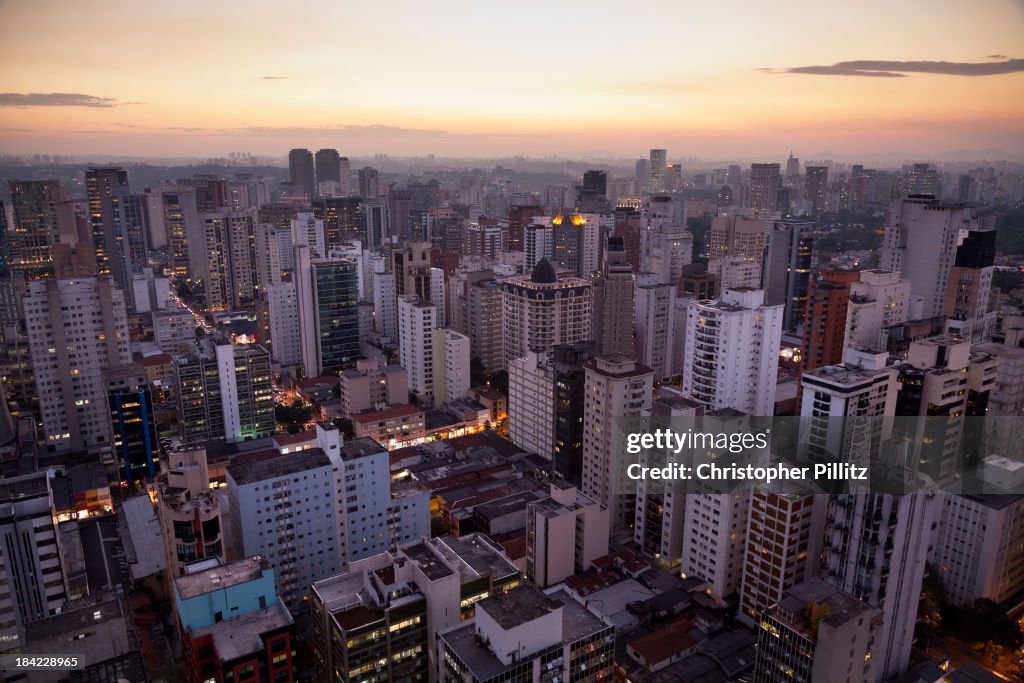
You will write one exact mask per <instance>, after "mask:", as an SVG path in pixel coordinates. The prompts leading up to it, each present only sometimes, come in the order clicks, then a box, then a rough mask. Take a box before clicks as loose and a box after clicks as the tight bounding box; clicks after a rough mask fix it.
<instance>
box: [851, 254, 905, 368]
mask: <svg viewBox="0 0 1024 683" xmlns="http://www.w3.org/2000/svg"><path fill="white" fill-rule="evenodd" d="M846 310H847V313H846V345H847V346H856V347H861V348H865V349H873V350H877V351H881V350H883V349H885V339H883V337H882V332H883V330H884V329H885V328H886V327H889V326H890V325H896V324H898V323H902V322H906V321H907V320H913V319H915V318H917V317H919V313H920V311H914V307H913V306H912V298H911V295H910V280H904V279H903V278H901V277H900V274H899V273H898V272H894V271H891V270H881V269H878V268H876V269H873V270H863V271H861V273H860V280H859V281H857V282H854V283H852V284H851V285H850V303H849V306H848V308H847V309H846Z"/></svg>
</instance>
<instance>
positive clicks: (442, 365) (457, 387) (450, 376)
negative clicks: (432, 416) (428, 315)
mask: <svg viewBox="0 0 1024 683" xmlns="http://www.w3.org/2000/svg"><path fill="white" fill-rule="evenodd" d="M403 338H404V337H403ZM431 353H432V358H431V361H432V362H433V365H434V406H435V407H437V408H440V407H441V406H443V405H444V404H445V403H448V402H449V401H454V400H457V399H460V398H463V397H464V396H465V395H466V390H467V389H469V361H470V355H469V337H467V336H466V335H464V334H459V333H458V332H456V331H454V330H449V329H447V328H440V327H439V328H436V329H434V331H433V337H432V349H431Z"/></svg>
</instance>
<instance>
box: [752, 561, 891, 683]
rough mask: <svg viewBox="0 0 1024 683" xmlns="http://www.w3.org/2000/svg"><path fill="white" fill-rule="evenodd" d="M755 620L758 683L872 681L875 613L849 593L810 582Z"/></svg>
mask: <svg viewBox="0 0 1024 683" xmlns="http://www.w3.org/2000/svg"><path fill="white" fill-rule="evenodd" d="M758 620H759V625H760V629H759V630H758V636H757V662H756V663H755V665H754V681H756V683H818V681H848V682H849V683H873V682H874V681H875V680H876V677H875V669H876V668H877V666H876V662H875V661H874V655H875V653H876V652H877V650H878V645H879V638H878V620H879V613H878V610H876V609H873V608H871V607H870V606H869V605H867V604H865V603H864V602H863V601H861V600H858V599H856V598H855V597H853V596H852V595H850V594H849V593H845V592H843V591H841V590H839V589H837V588H835V587H834V586H832V585H829V584H828V583H827V582H825V581H822V580H821V579H810V580H808V581H805V582H803V583H800V584H798V585H796V586H793V587H792V588H790V589H788V590H786V591H785V593H784V597H783V598H782V599H781V600H779V601H778V602H777V603H776V604H774V605H772V606H771V607H770V608H768V609H766V610H765V611H764V612H763V613H762V614H760V615H759V616H758Z"/></svg>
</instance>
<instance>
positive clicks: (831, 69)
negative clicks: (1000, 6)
mask: <svg viewBox="0 0 1024 683" xmlns="http://www.w3.org/2000/svg"><path fill="white" fill-rule="evenodd" d="M998 57H999V55H989V58H991V59H996V58H998ZM760 71H764V72H767V73H776V74H813V75H818V76H868V77H876V78H879V77H880V78H900V77H904V76H906V75H907V74H908V73H922V74H940V75H944V76H1000V75H1003V74H1011V73H1017V72H1021V71H1024V59H1005V58H1003V59H1002V61H997V62H920V61H919V62H901V61H893V60H876V59H859V60H853V61H849V62H837V63H835V64H832V65H831V66H796V67H791V68H787V69H760Z"/></svg>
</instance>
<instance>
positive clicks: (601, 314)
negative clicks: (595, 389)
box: [591, 237, 636, 356]
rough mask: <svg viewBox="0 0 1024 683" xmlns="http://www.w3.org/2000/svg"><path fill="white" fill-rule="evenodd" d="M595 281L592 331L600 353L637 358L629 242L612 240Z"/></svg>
mask: <svg viewBox="0 0 1024 683" xmlns="http://www.w3.org/2000/svg"><path fill="white" fill-rule="evenodd" d="M591 282H592V284H593V289H594V322H593V325H592V330H591V331H592V336H593V338H594V341H595V342H596V344H597V353H598V354H605V353H622V354H625V355H627V356H631V355H633V321H634V316H635V314H636V309H635V306H636V302H635V299H636V278H635V276H634V275H633V268H632V266H630V265H629V263H628V262H627V261H626V247H625V242H624V240H623V239H622V238H621V237H609V238H608V246H607V248H606V249H605V254H604V263H603V264H602V266H601V270H599V271H598V272H597V273H595V274H594V277H593V279H592V281H591Z"/></svg>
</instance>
